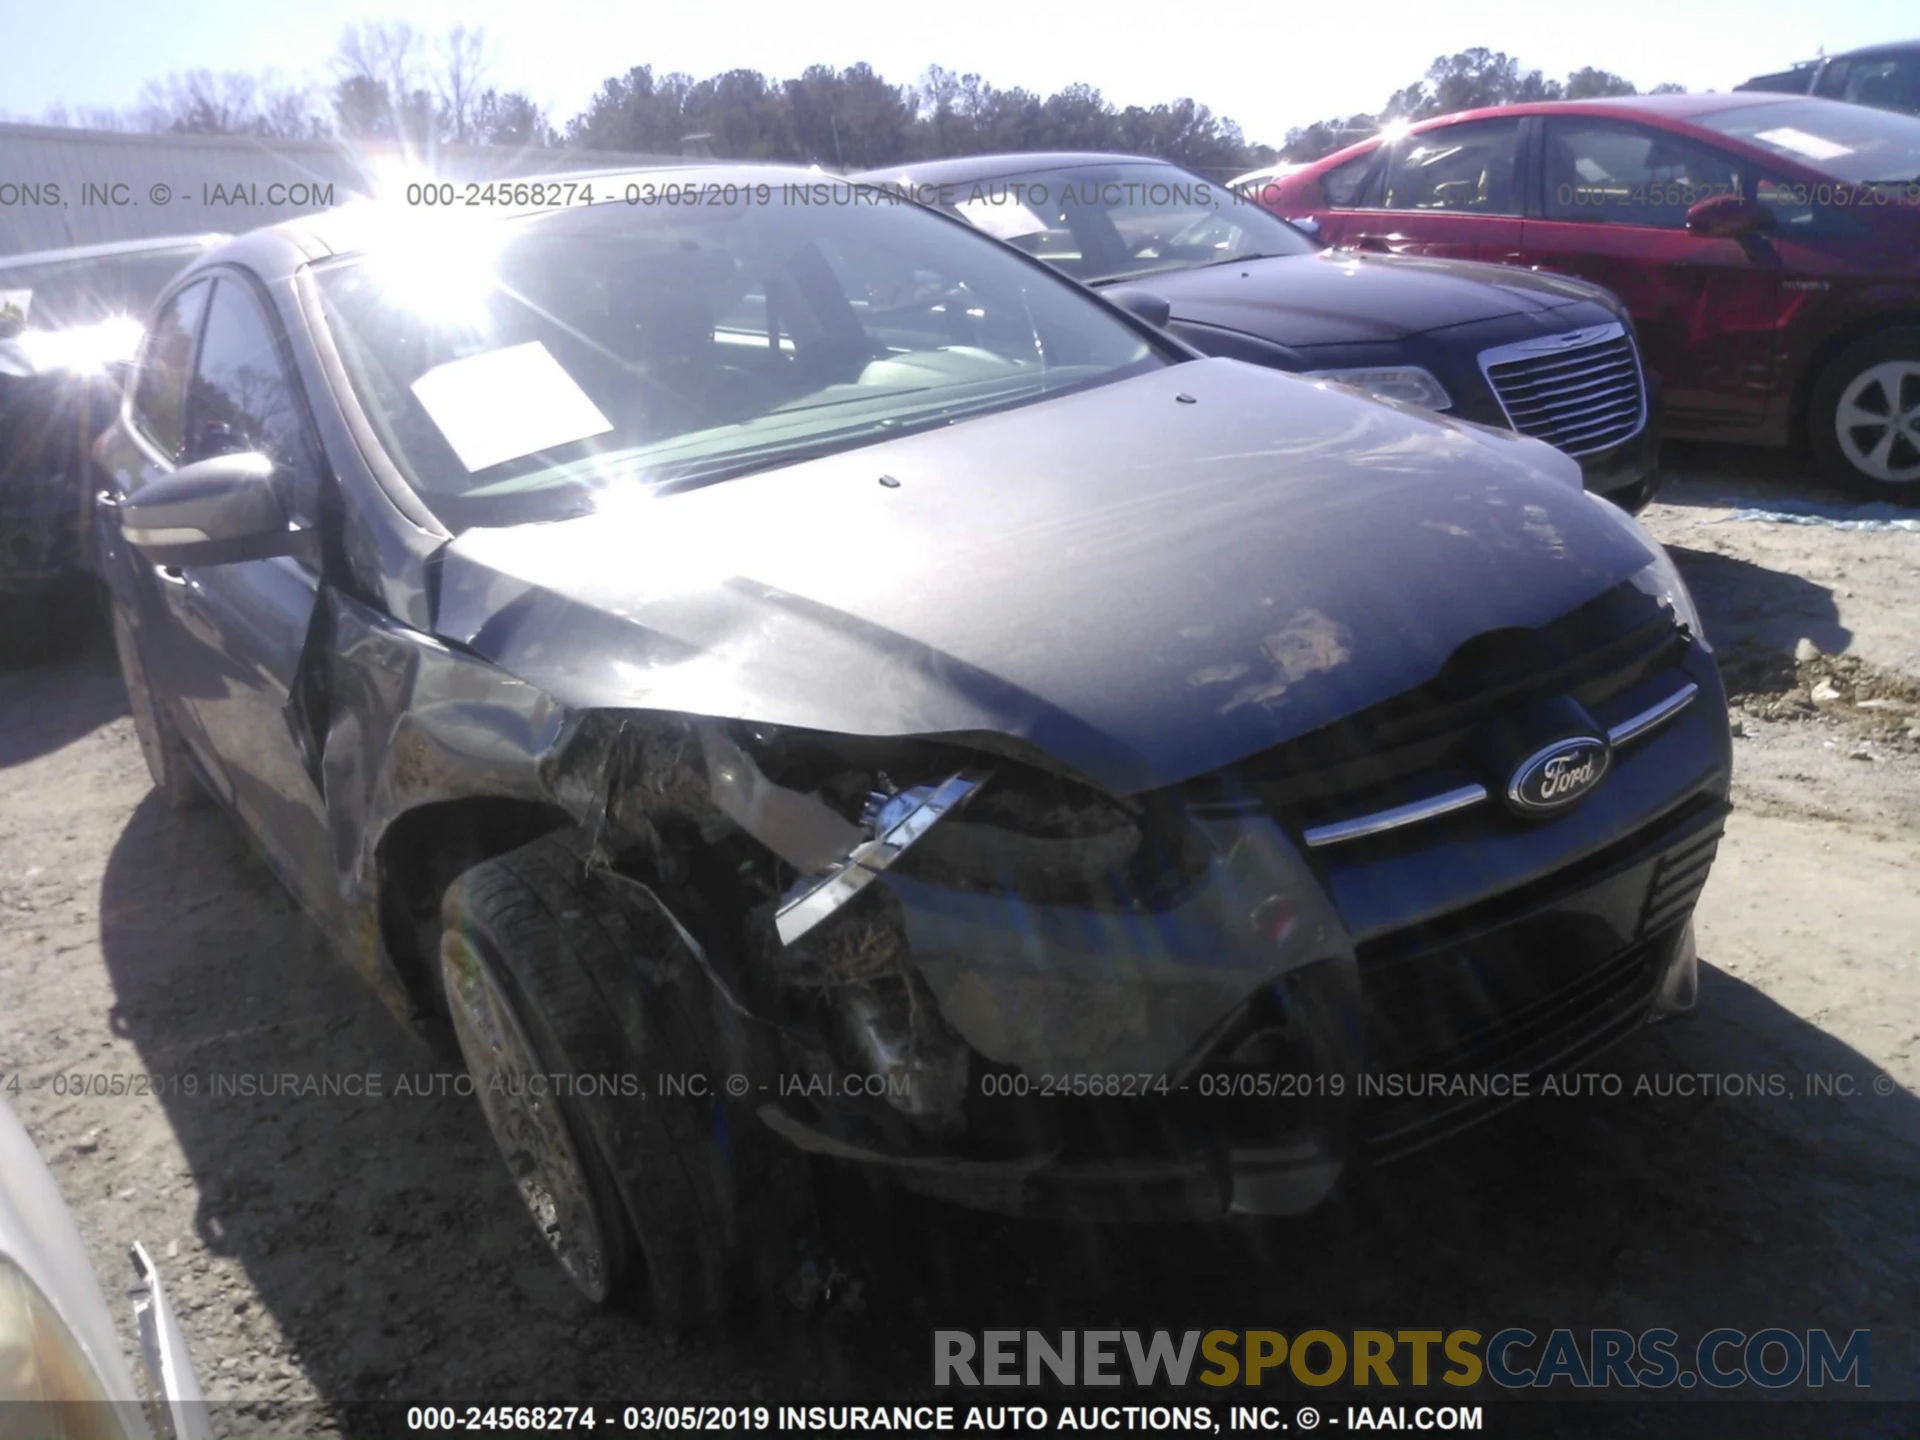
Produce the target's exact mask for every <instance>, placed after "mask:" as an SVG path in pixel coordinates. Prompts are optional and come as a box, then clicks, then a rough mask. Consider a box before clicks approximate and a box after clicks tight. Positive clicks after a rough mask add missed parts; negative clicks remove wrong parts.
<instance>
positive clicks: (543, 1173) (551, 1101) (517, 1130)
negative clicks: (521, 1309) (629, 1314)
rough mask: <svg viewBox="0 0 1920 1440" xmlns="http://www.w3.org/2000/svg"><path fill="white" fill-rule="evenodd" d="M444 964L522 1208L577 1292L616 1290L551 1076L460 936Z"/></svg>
mask: <svg viewBox="0 0 1920 1440" xmlns="http://www.w3.org/2000/svg"><path fill="white" fill-rule="evenodd" d="M440 970H441V975H442V977H443V979H444V980H445V982H446V993H447V1003H448V1008H449V1010H450V1011H451V1012H452V1016H453V1029H454V1034H455V1035H456V1036H457V1037H458V1038H459V1041H460V1051H461V1054H462V1055H464V1056H465V1057H466V1062H467V1069H468V1071H469V1072H470V1073H471V1074H472V1076H473V1083H474V1090H475V1093H476V1094H477V1095H478V1097H479V1100H480V1108H481V1110H482V1111H483V1112H484V1113H485V1115H486V1117H487V1126H488V1128H489V1129H490V1130H492V1131H493V1138H494V1142H495V1143H496V1144H497V1145H499V1147H500V1155H501V1158H502V1159H504V1160H505V1161H506V1162H507V1172H508V1173H509V1174H510V1175H512V1176H513V1180H514V1184H515V1185H517V1186H518V1187H519V1190H520V1198H521V1200H522V1201H524V1202H525V1204H526V1207H527V1213H528V1214H530V1215H531V1216H532V1217H533V1223H534V1225H535V1226H536V1227H537V1228H538V1229H539V1231H540V1233H541V1235H542V1236H543V1237H544V1238H545V1239H546V1242H547V1244H548V1246H549V1247H550V1248H551V1249H552V1250H553V1253H554V1257H555V1258H556V1259H557V1260H559V1262H560V1264H561V1265H562V1266H563V1267H565V1269H566V1272H567V1274H568V1275H569V1276H570V1277H571V1278H572V1280H573V1283H574V1284H575V1286H577V1287H578V1288H579V1290H580V1292H581V1293H582V1294H583V1295H585V1296H586V1297H587V1298H588V1299H589V1300H592V1301H594V1302H595V1303H596V1304H597V1303H599V1302H601V1301H604V1300H605V1299H606V1298H607V1296H608V1294H609V1292H610V1291H611V1289H612V1277H611V1269H610V1266H609V1264H608V1252H609V1246H608V1243H607V1233H606V1230H605V1228H604V1227H603V1226H602V1224H601V1221H600V1212H599V1209H598V1207H597V1206H596V1205H595V1203H594V1197H593V1185H592V1182H591V1180H589V1178H588V1176H587V1171H586V1167H585V1166H584V1165H583V1164H582V1163H581V1160H580V1152H579V1150H578V1149H577V1148H576V1146H575V1144H574V1140H573V1135H572V1132H571V1131H570V1130H569V1128H568V1126H567V1120H566V1116H565V1115H563V1114H562V1113H561V1111H560V1105H559V1100H558V1098H557V1096H556V1095H555V1093H554V1085H553V1077H552V1076H551V1074H550V1073H549V1071H548V1069H547V1067H546V1066H545V1065H543V1064H542V1063H541V1061H540V1058H539V1055H538V1053H537V1052H536V1051H535V1050H534V1048H533V1045H532V1043H531V1042H530V1041H529V1040H528V1038H527V1033H526V1030H525V1028H524V1027H523V1026H522V1025H521V1023H520V1018H519V1016H518V1015H517V1014H515V1012H514V1009H513V1003H512V1001H511V1000H510V999H509V998H508V997H507V994H506V992H505V991H504V990H503V989H502V988H501V985H500V981H499V978H498V977H497V976H496V975H495V974H494V972H493V968H492V967H491V966H490V965H488V964H487V962H486V960H485V959H484V958H483V957H482V956H481V954H480V952H479V951H478V950H477V949H476V948H475V947H474V946H473V945H472V944H471V943H470V942H469V941H468V939H467V938H466V937H465V936H463V935H460V934H458V933H456V932H453V931H448V932H447V934H446V936H445V937H444V939H443V940H442V941H441V945H440Z"/></svg>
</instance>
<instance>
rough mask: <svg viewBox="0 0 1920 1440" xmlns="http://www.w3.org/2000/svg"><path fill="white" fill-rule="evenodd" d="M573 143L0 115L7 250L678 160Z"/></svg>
mask: <svg viewBox="0 0 1920 1440" xmlns="http://www.w3.org/2000/svg"><path fill="white" fill-rule="evenodd" d="M684 163H686V162H685V161H684V160H681V159H680V158H679V157H670V156H649V155H617V154H609V153H607V152H604V151H592V150H569V149H528V150H520V149H515V148H511V147H506V146H444V147H439V148H438V149H436V150H434V151H432V152H430V153H427V154H420V155H411V156H410V155H408V154H407V153H405V152H404V151H403V149H402V147H400V146H398V145H394V144H390V143H384V142H381V143H374V144H362V143H348V142H341V141H329V140H314V141H305V140H302V141H293V140H253V139H245V138H241V137H234V136H224V135H221V136H213V135H138V134H125V133H121V132H118V131H111V130H69V129H61V128H55V127H52V126H45V125H11V124H0V255H18V254H23V253H27V252H30V251H35V250H56V249H64V248H66V247H68V246H74V245H92V244H97V243H100V242H103V241H109V240H138V239H145V238H147V237H150V236H158V235H192V234H202V233H210V232H224V233H227V234H233V235H237V234H240V233H242V232H244V231H247V230H253V229H257V228H259V227H260V226H262V225H271V224H274V223H276V222H278V221H281V220H286V219H291V218H293V217H294V216H297V215H302V214H307V213H311V212H312V211H314V210H325V209H331V208H332V207H333V206H334V205H341V204H345V203H346V202H347V201H348V200H350V199H353V198H354V197H355V196H356V195H363V194H366V193H367V191H368V188H369V184H370V181H371V179H372V177H374V176H376V175H386V176H391V175H393V174H396V173H406V174H413V173H418V174H420V175H422V176H423V177H424V176H431V177H434V178H437V179H448V180H454V181H456V182H459V181H466V180H484V179H488V178H533V177H538V176H541V175H550V174H557V173H564V172H571V171H580V170H603V169H618V168H628V167H633V168H639V167H645V166H651V165H679V164H684Z"/></svg>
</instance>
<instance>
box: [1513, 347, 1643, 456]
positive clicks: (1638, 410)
mask: <svg viewBox="0 0 1920 1440" xmlns="http://www.w3.org/2000/svg"><path fill="white" fill-rule="evenodd" d="M1591 333H1592V335H1593V338H1592V339H1589V340H1587V341H1586V342H1585V343H1583V344H1574V345H1567V344H1564V343H1563V342H1564V341H1565V339H1566V338H1567V337H1565V336H1559V337H1555V339H1554V340H1553V341H1546V342H1543V341H1537V340H1528V341H1522V342H1521V343H1520V344H1517V345H1503V346H1500V347H1498V348H1496V349H1493V350H1483V351H1481V353H1480V368H1481V369H1482V370H1483V371H1485V372H1486V376H1487V381H1488V383H1489V384H1490V385H1492V386H1493V393H1494V394H1495V396H1497V397H1498V398H1499V401H1500V408H1501V409H1503V410H1504V411H1506V413H1507V421H1508V423H1509V424H1511V425H1512V426H1513V428H1514V429H1515V430H1518V431H1519V432H1520V433H1521V434H1522V435H1531V436H1533V437H1534V438H1535V439H1537V440H1545V441H1546V442H1547V443H1548V444H1549V445H1554V446H1557V447H1559V448H1560V449H1562V450H1564V451H1566V452H1567V453H1568V454H1569V455H1589V454H1592V453H1593V452H1594V451H1597V450H1605V449H1607V448H1609V447H1610V446H1613V445H1618V444H1619V443H1620V442H1621V441H1622V440H1625V439H1626V438H1627V437H1628V436H1630V435H1633V434H1634V433H1636V432H1637V431H1638V430H1639V429H1640V427H1641V426H1642V425H1644V424H1645V423H1646V419H1647V405H1646V398H1647V397H1646V383H1645V381H1644V380H1643V379H1642V378H1641V375H1640V356H1639V354H1638V353H1637V352H1636V351H1635V350H1634V347H1633V337H1632V336H1631V335H1629V334H1627V331H1626V327H1625V326H1623V325H1607V326H1603V327H1601V328H1600V329H1598V330H1597V331H1594V332H1591Z"/></svg>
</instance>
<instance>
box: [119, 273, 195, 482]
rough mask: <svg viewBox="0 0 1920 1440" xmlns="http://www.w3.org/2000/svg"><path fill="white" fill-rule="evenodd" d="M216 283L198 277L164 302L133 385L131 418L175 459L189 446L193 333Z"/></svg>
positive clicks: (161, 449)
mask: <svg viewBox="0 0 1920 1440" xmlns="http://www.w3.org/2000/svg"><path fill="white" fill-rule="evenodd" d="M212 288H213V287H212V285H211V284H210V283H209V282H208V281H205V280H199V281H196V282H195V283H193V284H192V285H189V286H188V287H187V288H186V289H184V290H182V291H181V292H180V293H179V294H178V295H176V296H174V297H173V298H172V299H171V300H169V301H168V302H167V303H166V305H165V306H164V307H162V309H161V311H160V313H159V315H158V316H156V317H155V319H154V322H153V329H152V330H150V331H149V332H148V333H147V341H146V347H145V349H144V350H143V351H142V352H141V355H140V373H139V376H138V378H137V379H136V380H135V381H134V385H133V423H134V424H135V425H136V426H138V427H139V429H140V433H141V434H142V435H144V436H146V438H147V440H148V441H149V442H150V443H151V444H152V445H153V446H154V447H155V448H157V449H158V450H159V451H160V453H161V454H163V455H165V456H166V457H167V458H168V459H169V460H171V461H174V462H175V463H178V462H179V460H180V458H181V456H182V454H183V453H184V451H185V449H186V440H187V424H186V393H187V369H188V367H189V366H191V365H192V364H193V338H194V336H195V335H197V334H198V333H199V330H200V313H201V311H203V310H204V309H205V308H206V304H207V292H208V291H209V290H210V289H212Z"/></svg>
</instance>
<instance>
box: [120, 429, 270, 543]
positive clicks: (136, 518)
mask: <svg viewBox="0 0 1920 1440" xmlns="http://www.w3.org/2000/svg"><path fill="white" fill-rule="evenodd" d="M278 473H279V467H278V466H276V465H275V464H274V462H273V461H272V460H269V459H268V458H267V457H266V456H265V455H258V454H254V453H251V452H246V453H241V454H237V455H215V456H213V457H212V458H211V459H208V460H199V461H196V462H194V463H193V464H191V465H183V466H181V467H180V468H179V469H178V470H176V471H174V472H173V473H172V474H171V475H168V476H166V477H165V478H164V479H160V480H155V481H154V482H153V483H151V484H149V485H144V486H142V487H141V488H140V489H139V490H136V491H135V492H134V493H133V494H131V495H129V496H127V498H126V499H125V500H123V501H121V503H120V533H121V534H122V535H123V536H125V537H126V540H127V543H128V544H129V545H132V546H134V547H135V548H136V549H138V550H139V551H140V553H141V554H142V555H144V556H146V557H147V559H149V560H151V561H152V562H153V563H154V564H156V565H231V564H233V563H235V562H236V561H240V560H266V559H269V558H271V557H272V556H275V555H285V554H288V553H290V552H291V551H292V549H293V545H294V535H295V531H294V530H293V529H292V528H290V526H289V524H288V521H287V507H286V504H285V502H283V501H282V500H281V498H280V487H279V483H278V479H277V476H278Z"/></svg>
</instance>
